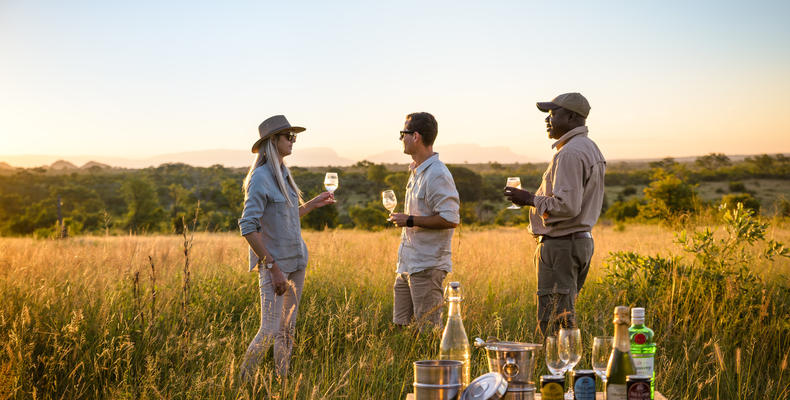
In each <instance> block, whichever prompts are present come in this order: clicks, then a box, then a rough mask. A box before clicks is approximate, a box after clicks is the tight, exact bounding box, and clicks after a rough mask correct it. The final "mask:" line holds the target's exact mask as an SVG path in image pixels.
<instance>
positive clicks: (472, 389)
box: [461, 372, 507, 400]
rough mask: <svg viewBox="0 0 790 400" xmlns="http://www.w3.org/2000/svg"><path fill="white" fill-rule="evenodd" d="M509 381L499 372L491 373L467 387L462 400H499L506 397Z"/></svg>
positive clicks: (480, 377)
mask: <svg viewBox="0 0 790 400" xmlns="http://www.w3.org/2000/svg"><path fill="white" fill-rule="evenodd" d="M506 391H507V380H505V377H504V376H502V374H500V373H498V372H489V373H487V374H483V375H480V376H478V377H477V378H475V380H473V381H472V382H470V383H469V386H467V387H466V390H464V393H463V394H462V395H461V400H499V399H501V398H502V397H504V396H505V392H506Z"/></svg>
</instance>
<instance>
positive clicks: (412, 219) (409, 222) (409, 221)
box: [406, 215, 414, 228]
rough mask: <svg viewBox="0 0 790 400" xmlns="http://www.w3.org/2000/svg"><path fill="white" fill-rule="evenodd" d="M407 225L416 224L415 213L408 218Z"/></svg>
mask: <svg viewBox="0 0 790 400" xmlns="http://www.w3.org/2000/svg"><path fill="white" fill-rule="evenodd" d="M406 226H408V227H409V228H411V227H413V226H414V216H413V215H409V218H406Z"/></svg>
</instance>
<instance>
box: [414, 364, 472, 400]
mask: <svg viewBox="0 0 790 400" xmlns="http://www.w3.org/2000/svg"><path fill="white" fill-rule="evenodd" d="M463 365H464V364H463V363H462V362H461V361H455V360H420V361H415V362H414V398H415V399H416V400H458V398H459V397H460V396H461V373H462V369H463Z"/></svg>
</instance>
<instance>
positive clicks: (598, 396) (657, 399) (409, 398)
mask: <svg viewBox="0 0 790 400" xmlns="http://www.w3.org/2000/svg"><path fill="white" fill-rule="evenodd" d="M653 397H654V400H667V398H666V397H664V395H663V394H661V393H658V391H656V392H655V396H653ZM406 400H414V393H409V394H407V395H406ZM535 400H540V393H535ZM595 400H603V392H597V393H595Z"/></svg>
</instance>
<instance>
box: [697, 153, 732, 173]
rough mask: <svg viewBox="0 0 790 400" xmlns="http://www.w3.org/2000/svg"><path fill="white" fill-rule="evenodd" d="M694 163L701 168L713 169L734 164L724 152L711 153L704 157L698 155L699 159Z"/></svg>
mask: <svg viewBox="0 0 790 400" xmlns="http://www.w3.org/2000/svg"><path fill="white" fill-rule="evenodd" d="M694 164H695V165H696V166H697V167H699V168H702V169H707V170H710V171H713V170H716V169H719V168H721V167H728V166H730V165H732V162H731V161H730V158H729V157H727V156H726V155H724V154H723V153H710V154H707V155H704V156H702V157H697V159H696V160H694Z"/></svg>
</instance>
